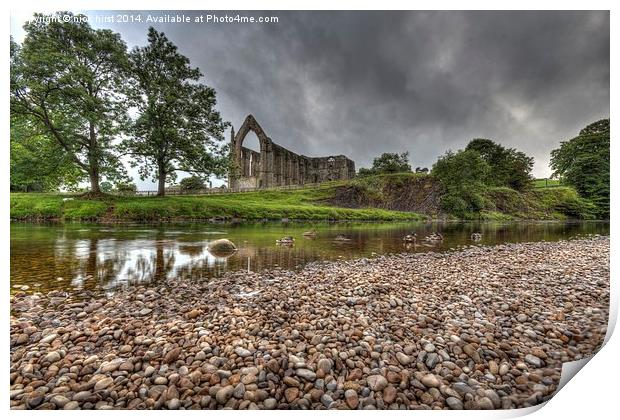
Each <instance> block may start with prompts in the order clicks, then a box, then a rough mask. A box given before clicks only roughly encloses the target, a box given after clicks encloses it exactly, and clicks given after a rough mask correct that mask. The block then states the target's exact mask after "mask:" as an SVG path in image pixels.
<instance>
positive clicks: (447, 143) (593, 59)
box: [97, 11, 609, 176]
mask: <svg viewBox="0 0 620 420" xmlns="http://www.w3.org/2000/svg"><path fill="white" fill-rule="evenodd" d="M153 13H154V14H156V15H164V14H166V13H162V12H153ZM206 13H207V12H191V13H189V12H185V14H187V15H192V16H194V15H197V14H206ZM213 13H214V14H216V15H219V16H223V15H225V14H228V15H235V14H236V13H237V12H213ZM243 14H244V15H252V16H261V15H262V16H278V18H279V22H278V23H276V24H239V23H235V24H226V23H220V24H156V25H154V26H155V27H156V28H158V29H159V30H161V31H164V32H166V34H167V35H168V36H169V37H170V39H171V40H173V41H174V42H175V43H176V44H177V45H178V46H179V48H180V50H181V52H182V53H184V54H186V55H187V56H189V57H190V59H191V62H192V64H193V65H195V66H198V67H200V68H201V70H202V71H203V72H204V73H205V82H207V83H208V84H210V85H211V86H213V87H214V88H215V89H216V90H217V93H218V100H219V108H220V110H221V111H222V115H223V116H224V118H225V119H226V120H228V121H230V122H232V124H233V125H234V126H235V127H237V128H238V127H239V125H240V124H241V122H242V121H243V119H244V118H245V116H246V115H247V114H249V113H252V114H254V116H255V117H256V118H257V120H258V121H259V123H260V124H261V125H262V126H263V128H264V129H265V131H266V132H267V134H268V135H269V136H270V137H271V138H272V139H273V140H274V141H275V142H276V143H279V144H281V145H283V146H285V147H287V148H290V149H291V150H294V151H296V152H299V153H302V154H306V155H309V156H321V155H328V154H340V153H342V154H346V155H348V156H350V157H351V158H352V159H354V160H355V161H356V164H357V166H358V167H360V166H367V165H369V164H370V163H371V162H372V158H373V157H374V156H376V155H378V154H380V153H382V152H385V151H392V152H402V151H405V150H408V151H409V152H410V155H411V160H412V164H413V166H414V167H415V166H428V167H430V166H431V165H432V163H433V162H434V161H435V160H436V158H437V156H439V155H440V154H442V153H444V152H445V151H446V150H447V149H453V150H455V149H459V148H462V147H464V146H465V145H466V143H467V142H468V141H469V140H470V139H471V138H474V137H487V138H492V139H495V140H497V141H499V142H501V143H503V144H505V145H508V146H510V147H517V148H519V149H521V150H524V151H525V152H526V153H528V154H529V155H532V156H534V157H535V158H536V166H535V173H536V174H537V175H539V176H546V175H548V174H549V170H548V169H547V164H548V158H549V152H550V150H551V149H553V148H555V147H557V145H558V142H559V141H560V140H565V139H568V138H570V137H572V136H574V135H575V134H576V133H577V132H578V131H579V129H580V128H582V127H583V126H585V125H586V124H588V123H589V122H592V121H594V120H597V119H599V118H603V117H608V116H609V13H607V12H583V11H576V12H565V11H549V12H540V11H535V12H509V11H508V12H426V11H424V12H255V13H251V12H246V13H243ZM143 16H145V14H144V13H143ZM97 26H108V27H112V28H113V29H115V30H116V31H119V32H120V33H121V34H122V35H123V38H124V39H125V40H126V41H127V42H128V44H129V45H135V44H144V43H145V42H146V28H147V26H148V25H147V24H142V25H137V24H133V25H128V24H123V25H121V24H116V25H107V24H106V25H97Z"/></svg>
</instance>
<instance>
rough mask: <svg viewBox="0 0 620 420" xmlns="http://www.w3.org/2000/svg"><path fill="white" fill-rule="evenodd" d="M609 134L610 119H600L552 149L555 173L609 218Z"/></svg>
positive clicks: (599, 212) (552, 166)
mask: <svg viewBox="0 0 620 420" xmlns="http://www.w3.org/2000/svg"><path fill="white" fill-rule="evenodd" d="M609 133H610V122H609V119H604V120H600V121H597V122H595V123H592V124H590V125H588V126H587V127H585V128H584V129H582V130H581V131H580V132H579V135H578V136H577V137H575V138H573V139H571V140H568V141H564V142H561V143H560V147H559V148H558V149H555V150H553V151H551V169H553V171H554V173H553V176H557V177H559V178H560V179H561V180H562V182H563V183H565V184H568V185H572V186H573V187H574V188H575V189H576V190H577V192H578V193H579V194H580V195H581V196H582V197H584V198H586V199H589V200H591V201H592V202H593V203H594V204H595V205H596V206H597V208H598V215H599V217H609V162H610V154H609V150H610V137H609Z"/></svg>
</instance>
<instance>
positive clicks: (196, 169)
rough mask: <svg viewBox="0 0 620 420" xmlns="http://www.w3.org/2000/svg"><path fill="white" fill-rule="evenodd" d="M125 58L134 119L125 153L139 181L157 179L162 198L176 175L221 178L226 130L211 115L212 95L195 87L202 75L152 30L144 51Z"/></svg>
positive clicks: (217, 117)
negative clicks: (183, 173)
mask: <svg viewBox="0 0 620 420" xmlns="http://www.w3.org/2000/svg"><path fill="white" fill-rule="evenodd" d="M129 57H130V65H131V73H132V79H133V83H132V86H133V88H132V89H131V90H130V96H131V98H132V103H133V105H134V106H135V107H136V109H137V112H138V117H137V119H136V121H135V122H134V124H133V125H132V129H131V132H132V136H131V137H130V138H129V139H128V140H127V141H126V142H125V144H124V148H125V149H126V150H127V151H128V152H129V153H130V154H131V155H132V156H133V157H134V161H133V165H134V166H138V165H140V168H139V171H140V175H141V177H142V179H146V178H147V177H149V176H151V177H152V178H153V179H157V180H158V181H159V185H158V195H164V193H165V190H164V188H165V183H166V182H171V181H174V180H175V179H176V172H177V171H186V172H192V173H197V174H201V175H202V176H208V175H211V174H215V175H220V176H221V175H224V173H225V171H226V169H227V165H228V163H227V160H228V159H227V157H228V152H227V149H226V147H223V146H222V145H221V144H220V142H221V141H222V140H223V132H224V129H225V128H226V127H227V124H226V123H224V122H223V121H222V119H221V117H220V114H219V112H218V111H217V110H216V109H215V105H216V99H215V90H214V89H213V88H211V87H208V86H206V85H204V84H202V83H200V82H199V81H200V78H201V77H202V76H203V74H202V73H201V72H200V70H199V69H198V68H192V67H190V63H189V59H188V58H187V57H185V56H184V55H182V54H180V53H179V52H178V50H177V47H176V46H175V45H174V44H173V43H172V42H170V41H169V40H168V38H166V36H165V35H164V34H163V33H160V32H157V31H156V30H155V29H154V28H152V27H151V28H149V31H148V45H147V46H146V47H136V48H134V49H133V51H131V53H130V55H129Z"/></svg>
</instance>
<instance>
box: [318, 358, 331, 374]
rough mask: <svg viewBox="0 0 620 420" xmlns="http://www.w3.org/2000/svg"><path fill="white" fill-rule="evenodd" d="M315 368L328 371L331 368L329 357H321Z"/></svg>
mask: <svg viewBox="0 0 620 420" xmlns="http://www.w3.org/2000/svg"><path fill="white" fill-rule="evenodd" d="M316 368H317V369H321V370H322V371H323V372H325V373H329V372H331V370H332V361H331V360H329V359H321V360H319V362H318V363H317V365H316Z"/></svg>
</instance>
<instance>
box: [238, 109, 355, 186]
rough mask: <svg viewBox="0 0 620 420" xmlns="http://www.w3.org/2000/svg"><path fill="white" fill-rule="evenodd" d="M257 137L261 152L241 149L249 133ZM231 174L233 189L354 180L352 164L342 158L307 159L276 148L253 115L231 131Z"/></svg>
mask: <svg viewBox="0 0 620 420" xmlns="http://www.w3.org/2000/svg"><path fill="white" fill-rule="evenodd" d="M250 131H251V132H253V133H254V134H256V137H257V138H258V141H259V144H260V152H257V151H254V150H252V149H249V148H247V147H244V146H243V141H244V140H245V138H246V136H247V135H248V133H249V132H250ZM230 142H231V150H232V153H233V166H234V172H232V170H231V173H230V174H229V186H230V187H231V188H234V189H245V188H266V187H272V186H281V185H282V186H284V185H303V184H307V183H315V182H325V181H332V180H339V179H351V178H353V177H354V176H355V163H354V162H353V161H352V160H351V159H349V158H347V157H346V156H343V155H337V156H327V157H307V156H303V155H298V154H297V153H295V152H292V151H290V150H288V149H286V148H284V147H282V146H280V145H278V144H275V143H274V142H273V141H271V139H270V138H269V137H267V135H266V134H265V132H264V131H263V129H262V127H261V126H260V125H259V124H258V122H257V121H256V119H255V118H254V117H253V116H252V115H248V116H247V117H246V119H245V121H243V124H242V125H241V127H240V128H239V131H238V132H237V133H236V134H235V131H234V129H232V130H231V139H230Z"/></svg>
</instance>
